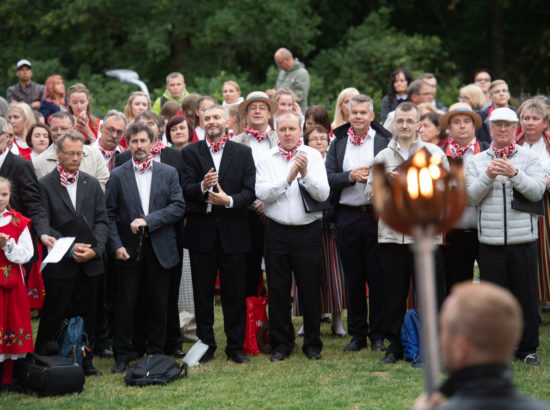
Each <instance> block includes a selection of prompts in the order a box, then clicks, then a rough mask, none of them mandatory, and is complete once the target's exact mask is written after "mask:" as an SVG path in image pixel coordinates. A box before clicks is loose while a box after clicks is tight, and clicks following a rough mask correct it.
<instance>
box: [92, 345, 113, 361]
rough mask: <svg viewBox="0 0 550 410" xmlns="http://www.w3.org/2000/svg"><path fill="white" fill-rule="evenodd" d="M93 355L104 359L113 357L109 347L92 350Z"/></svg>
mask: <svg viewBox="0 0 550 410" xmlns="http://www.w3.org/2000/svg"><path fill="white" fill-rule="evenodd" d="M94 356H99V357H102V358H104V359H111V358H112V357H113V352H111V351H110V350H109V349H107V348H105V349H99V350H96V351H94Z"/></svg>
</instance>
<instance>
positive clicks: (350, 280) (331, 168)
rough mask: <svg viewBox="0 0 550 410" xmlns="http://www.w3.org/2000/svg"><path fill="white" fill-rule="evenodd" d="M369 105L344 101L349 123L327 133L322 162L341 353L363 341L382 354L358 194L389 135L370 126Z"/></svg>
mask: <svg viewBox="0 0 550 410" xmlns="http://www.w3.org/2000/svg"><path fill="white" fill-rule="evenodd" d="M372 105H373V104H372V99H371V98H370V97H367V96H365V95H358V96H356V97H354V98H352V99H351V100H350V102H349V108H350V118H349V120H350V122H349V123H347V124H344V125H342V126H340V127H338V128H336V129H335V130H334V131H333V132H334V136H335V137H336V138H335V140H334V141H333V142H332V144H331V146H330V149H329V151H328V155H327V160H326V168H327V174H328V181H329V184H330V189H331V191H332V201H333V203H334V206H335V209H336V217H337V233H336V243H337V245H338V247H339V250H340V255H341V257H342V265H343V267H344V277H345V280H346V295H347V301H348V333H349V334H350V336H351V337H352V339H351V342H350V343H349V344H348V345H347V346H346V347H345V349H344V350H346V351H359V350H361V349H363V348H365V347H367V336H368V337H369V339H370V341H371V343H372V349H373V350H384V349H385V346H384V343H383V340H384V323H383V300H382V297H383V294H382V284H381V277H380V266H379V261H378V240H377V237H378V223H377V220H376V217H375V215H374V212H373V209H372V205H371V204H370V203H368V201H367V199H366V197H365V195H364V192H365V187H366V184H367V179H368V176H369V173H370V167H371V166H372V162H373V160H374V157H375V156H376V154H378V152H380V151H381V150H383V149H384V148H385V147H386V146H387V145H388V142H389V140H390V139H391V134H390V133H389V132H388V131H387V130H385V129H384V128H383V127H382V126H381V125H380V124H378V123H376V122H374V121H373V119H374V111H373V108H372ZM365 283H367V284H368V287H369V304H370V315H368V314H367V312H368V309H367V298H366V290H365ZM367 315H368V316H369V319H370V320H369V321H370V327H371V329H370V331H369V324H368V321H367Z"/></svg>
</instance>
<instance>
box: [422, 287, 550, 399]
mask: <svg viewBox="0 0 550 410" xmlns="http://www.w3.org/2000/svg"><path fill="white" fill-rule="evenodd" d="M521 316H522V314H521V308H520V306H519V303H518V301H517V300H516V298H514V296H513V295H512V294H511V293H510V292H509V291H507V290H506V289H503V288H501V287H499V286H496V285H493V284H491V283H489V282H481V283H479V284H474V283H466V282H464V283H461V284H458V285H456V286H455V287H454V288H453V290H452V292H451V294H450V295H449V297H448V298H447V299H446V300H445V302H444V303H443V308H442V309H441V314H440V315H439V323H440V329H441V333H440V335H439V344H440V346H441V355H442V358H443V365H444V367H445V370H447V371H448V372H449V378H448V379H447V381H446V382H445V383H443V384H442V385H441V387H440V388H439V390H438V391H436V392H435V393H433V394H432V395H431V396H430V397H427V396H426V395H425V394H424V395H422V396H420V397H419V398H418V399H417V401H416V403H415V406H414V408H415V409H428V408H434V407H436V408H438V409H442V410H443V409H445V410H454V409H457V410H458V409H502V410H507V409H527V410H530V409H550V406H549V405H548V404H546V403H543V402H539V401H535V400H532V399H528V398H526V397H523V396H521V395H520V394H519V393H518V392H517V391H516V389H515V388H514V385H513V383H512V372H511V371H510V369H509V368H508V365H507V363H508V361H509V360H510V357H511V356H512V354H513V353H514V350H515V349H516V346H517V344H518V342H519V340H520V337H521V328H522V325H523V324H522V319H521ZM445 397H447V398H448V401H447V402H446V399H445Z"/></svg>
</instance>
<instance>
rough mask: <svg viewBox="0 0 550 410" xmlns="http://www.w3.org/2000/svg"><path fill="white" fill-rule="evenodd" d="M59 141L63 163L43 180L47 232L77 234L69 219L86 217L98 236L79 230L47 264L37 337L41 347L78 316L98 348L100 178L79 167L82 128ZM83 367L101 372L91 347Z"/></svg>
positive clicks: (102, 224)
mask: <svg viewBox="0 0 550 410" xmlns="http://www.w3.org/2000/svg"><path fill="white" fill-rule="evenodd" d="M56 145H57V156H58V158H59V164H58V165H57V167H56V168H55V169H54V170H53V171H52V172H50V173H49V174H48V175H46V176H45V177H44V178H42V179H40V182H39V184H40V194H41V196H42V204H43V205H44V208H45V209H46V215H47V217H48V221H49V231H48V234H49V235H51V236H53V237H54V238H60V237H63V236H72V235H73V234H74V232H68V229H71V228H67V224H71V222H72V221H75V222H74V224H75V225H76V224H77V223H76V220H77V218H78V217H80V216H82V217H84V221H85V222H83V223H86V224H87V225H88V228H89V230H91V232H93V237H94V238H93V240H91V239H90V238H89V235H86V233H85V230H87V228H85V229H84V231H83V230H82V229H80V230H79V231H78V232H76V240H75V243H74V244H73V245H72V247H71V249H70V250H69V252H68V253H67V255H66V256H65V257H63V259H62V260H61V261H60V262H58V263H52V264H48V265H47V266H46V267H45V268H44V271H43V273H44V286H45V288H46V298H45V300H44V308H43V309H42V315H41V318H40V326H39V328H38V335H37V337H36V346H35V349H36V350H37V351H40V350H41V348H42V347H43V346H44V344H45V343H47V342H49V341H51V340H53V337H54V334H55V332H56V330H57V328H58V327H59V325H60V324H61V322H62V321H63V319H65V318H68V317H73V316H82V318H83V319H84V330H85V331H86V332H87V333H88V338H89V342H90V345H91V347H92V348H93V345H94V341H95V316H96V301H97V286H98V284H97V276H98V275H101V274H103V262H102V261H101V255H102V254H103V251H104V249H105V243H106V241H107V233H108V230H109V227H108V221H107V212H106V210H105V199H104V196H103V191H102V189H101V186H100V185H99V182H98V181H97V179H95V178H93V177H91V176H90V175H88V174H86V173H84V172H81V171H79V166H80V161H81V159H82V153H83V147H84V137H82V135H81V134H80V133H79V132H77V131H73V130H71V131H67V132H66V133H65V134H63V135H62V136H61V137H59V138H58V139H57V141H56ZM81 235H84V236H87V237H88V239H83V237H82V236H81ZM81 241H82V242H81ZM83 369H84V372H85V373H86V374H87V375H101V372H99V371H98V370H96V369H95V368H94V367H93V365H92V355H91V352H88V354H87V356H86V358H85V360H84V364H83Z"/></svg>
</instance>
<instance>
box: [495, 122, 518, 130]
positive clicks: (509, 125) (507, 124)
mask: <svg viewBox="0 0 550 410" xmlns="http://www.w3.org/2000/svg"><path fill="white" fill-rule="evenodd" d="M516 126H517V124H516V123H515V122H507V121H503V122H492V123H491V127H492V128H503V127H504V128H506V129H508V128H512V127H516Z"/></svg>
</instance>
